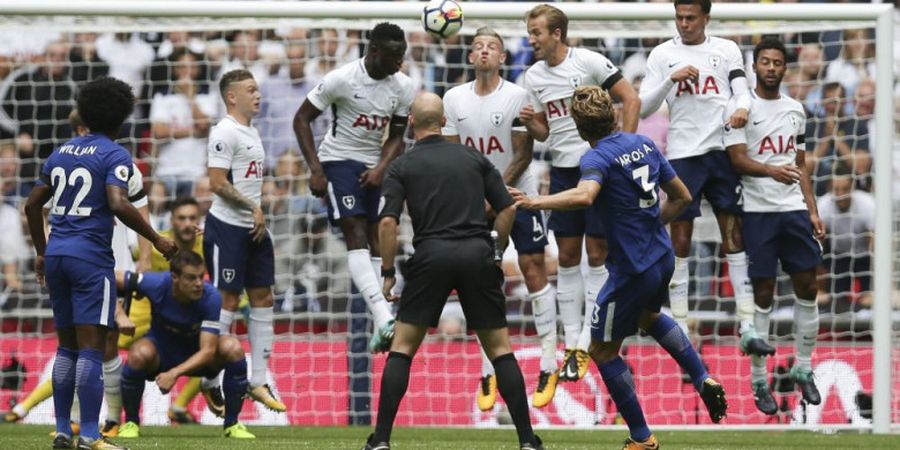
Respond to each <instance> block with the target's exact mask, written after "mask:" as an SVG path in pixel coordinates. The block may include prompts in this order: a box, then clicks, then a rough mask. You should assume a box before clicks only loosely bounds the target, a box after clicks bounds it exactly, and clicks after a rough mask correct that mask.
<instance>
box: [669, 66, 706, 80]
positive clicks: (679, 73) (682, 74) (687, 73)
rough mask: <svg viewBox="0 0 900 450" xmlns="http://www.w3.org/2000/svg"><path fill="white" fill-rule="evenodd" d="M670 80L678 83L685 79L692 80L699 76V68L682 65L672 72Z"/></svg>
mask: <svg viewBox="0 0 900 450" xmlns="http://www.w3.org/2000/svg"><path fill="white" fill-rule="evenodd" d="M669 78H671V79H672V81H674V82H676V83H680V82H682V81H685V80H689V81H694V80H696V79H698V78H700V69H697V68H696V67H694V66H684V67H682V68H680V69H678V70H676V71H675V72H672V75H671V76H670V77H669Z"/></svg>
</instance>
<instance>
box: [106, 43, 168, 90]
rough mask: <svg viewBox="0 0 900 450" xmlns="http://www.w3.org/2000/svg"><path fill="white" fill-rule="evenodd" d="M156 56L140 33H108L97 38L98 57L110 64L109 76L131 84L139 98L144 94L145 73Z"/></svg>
mask: <svg viewBox="0 0 900 450" xmlns="http://www.w3.org/2000/svg"><path fill="white" fill-rule="evenodd" d="M155 54H156V53H155V52H154V51H153V47H152V46H151V45H150V44H148V43H146V42H144V40H143V39H141V37H140V35H139V34H138V33H106V34H104V35H102V36H100V37H99V38H97V55H99V56H100V59H102V60H104V61H106V62H107V63H108V64H109V75H110V76H111V77H114V78H118V79H120V80H122V81H124V82H126V83H128V84H130V85H131V87H132V88H133V89H134V95H135V96H136V97H138V98H140V97H141V93H142V92H143V90H142V89H143V85H144V72H145V71H146V70H147V68H148V67H150V63H152V62H153V57H154V56H155Z"/></svg>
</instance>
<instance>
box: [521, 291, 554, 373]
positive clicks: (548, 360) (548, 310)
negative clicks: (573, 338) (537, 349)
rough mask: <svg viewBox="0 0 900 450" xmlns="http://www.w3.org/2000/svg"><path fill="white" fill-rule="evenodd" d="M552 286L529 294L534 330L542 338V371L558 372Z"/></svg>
mask: <svg viewBox="0 0 900 450" xmlns="http://www.w3.org/2000/svg"><path fill="white" fill-rule="evenodd" d="M553 294H554V293H553V287H552V286H551V285H549V284H548V285H546V286H544V288H543V289H541V290H539V291H537V292H535V293H532V294H528V297H529V299H530V300H531V312H532V313H533V314H534V328H535V329H536V330H537V334H538V336H539V337H540V338H541V370H542V371H544V372H556V369H557V366H556V340H557V337H556V298H555V297H554V295H553Z"/></svg>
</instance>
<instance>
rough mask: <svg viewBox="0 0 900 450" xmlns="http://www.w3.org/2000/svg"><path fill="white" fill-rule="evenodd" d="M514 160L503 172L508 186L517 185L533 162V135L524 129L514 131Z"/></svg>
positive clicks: (504, 180)
mask: <svg viewBox="0 0 900 450" xmlns="http://www.w3.org/2000/svg"><path fill="white" fill-rule="evenodd" d="M512 148H513V160H512V162H510V163H509V166H508V167H507V168H506V172H505V173H504V174H503V182H504V183H506V185H507V186H512V185H515V184H516V182H518V181H519V178H520V177H521V176H522V174H523V173H525V171H526V170H528V165H529V164H531V158H532V152H533V150H534V140H533V139H531V135H529V134H528V133H526V132H523V131H513V132H512Z"/></svg>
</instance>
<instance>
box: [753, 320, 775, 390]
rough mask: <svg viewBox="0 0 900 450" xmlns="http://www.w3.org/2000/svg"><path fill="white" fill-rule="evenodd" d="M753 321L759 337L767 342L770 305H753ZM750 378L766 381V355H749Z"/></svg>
mask: <svg viewBox="0 0 900 450" xmlns="http://www.w3.org/2000/svg"><path fill="white" fill-rule="evenodd" d="M754 307H755V308H754V309H755V311H754V313H753V322H754V326H755V327H756V332H757V333H759V338H760V339H762V340H764V341H766V342H769V314H770V313H771V312H772V307H771V306H770V307H769V308H768V309H763V308H760V307H759V306H755V305H754ZM750 378H751V380H752V381H753V383H759V382H768V378H769V374H768V371H767V370H766V357H765V356H756V355H753V356H751V357H750Z"/></svg>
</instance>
